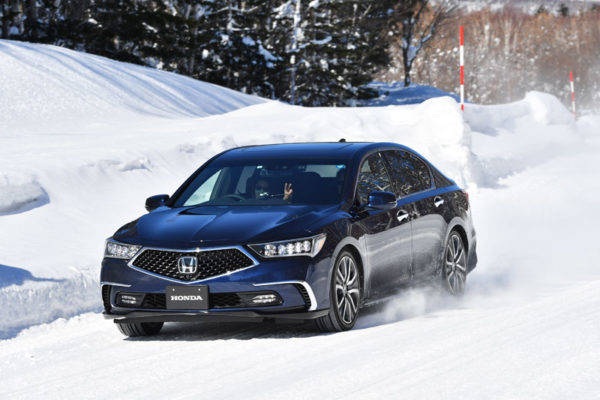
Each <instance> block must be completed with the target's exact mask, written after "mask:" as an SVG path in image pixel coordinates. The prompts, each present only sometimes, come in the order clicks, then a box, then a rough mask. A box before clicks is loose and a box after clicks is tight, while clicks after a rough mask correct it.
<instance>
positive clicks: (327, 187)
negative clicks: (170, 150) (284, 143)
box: [174, 160, 347, 207]
mask: <svg viewBox="0 0 600 400" xmlns="http://www.w3.org/2000/svg"><path fill="white" fill-rule="evenodd" d="M346 169H347V168H346V164H345V163H343V162H334V161H326V162H309V163H307V162H306V161H303V160H267V161H264V162H257V161H242V162H240V161H231V162H229V163H218V164H217V165H214V166H211V165H209V166H207V167H206V168H204V169H203V170H202V172H200V173H199V174H198V176H196V178H195V179H194V180H193V182H192V183H191V184H190V185H189V186H188V187H187V188H186V189H185V190H184V191H183V193H182V194H181V195H180V196H179V197H178V198H177V199H176V200H175V203H174V206H175V207H181V206H196V205H270V204H273V205H278V204H280V205H282V204H336V203H340V201H341V198H342V189H343V186H344V181H345V177H346Z"/></svg>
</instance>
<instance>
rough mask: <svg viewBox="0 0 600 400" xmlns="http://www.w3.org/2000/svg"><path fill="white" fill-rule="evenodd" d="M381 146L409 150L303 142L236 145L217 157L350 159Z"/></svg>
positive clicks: (222, 158) (380, 144) (389, 144)
mask: <svg viewBox="0 0 600 400" xmlns="http://www.w3.org/2000/svg"><path fill="white" fill-rule="evenodd" d="M381 148H399V149H405V150H410V149H408V148H407V147H405V146H401V145H399V144H396V143H385V142H381V143H374V142H304V143H282V144H266V145H256V146H244V147H237V148H234V149H231V150H228V151H226V152H224V153H223V154H222V155H221V156H219V157H218V158H219V160H220V161H227V160H245V159H249V160H250V159H252V160H255V159H257V158H258V159H279V158H290V157H292V158H293V157H302V158H303V159H307V160H310V159H314V160H317V159H318V160H350V159H352V158H354V157H355V156H359V157H362V155H363V154H366V153H368V152H370V151H372V150H376V149H381ZM411 151H412V150H411Z"/></svg>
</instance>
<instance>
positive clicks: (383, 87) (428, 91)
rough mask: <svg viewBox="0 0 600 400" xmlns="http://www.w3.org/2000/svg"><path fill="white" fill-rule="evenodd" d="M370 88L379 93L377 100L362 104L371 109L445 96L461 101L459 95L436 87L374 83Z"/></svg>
mask: <svg viewBox="0 0 600 400" xmlns="http://www.w3.org/2000/svg"><path fill="white" fill-rule="evenodd" d="M369 87H370V88H372V89H375V90H376V91H377V92H378V93H379V95H378V96H377V97H376V98H374V99H370V100H366V101H364V102H362V104H363V105H365V106H369V107H382V106H402V105H407V104H418V103H422V102H424V101H425V100H429V99H433V98H436V97H445V96H448V97H452V98H453V99H455V100H456V101H458V100H459V98H458V96H457V95H455V94H452V93H448V92H444V91H443V90H441V89H438V88H435V87H431V86H424V85H411V86H409V87H405V86H404V82H393V83H387V82H373V83H371V84H370V85H369Z"/></svg>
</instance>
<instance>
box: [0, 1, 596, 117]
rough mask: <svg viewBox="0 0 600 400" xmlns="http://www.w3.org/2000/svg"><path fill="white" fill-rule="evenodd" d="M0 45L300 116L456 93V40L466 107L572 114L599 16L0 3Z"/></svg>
mask: <svg viewBox="0 0 600 400" xmlns="http://www.w3.org/2000/svg"><path fill="white" fill-rule="evenodd" d="M0 24H1V26H0V35H1V37H2V38H7V39H14V40H25V41H31V42H41V43H51V44H55V45H59V46H64V47H68V48H72V49H76V50H81V51H86V52H89V53H93V54H99V55H103V56H106V57H109V58H112V59H116V60H121V61H128V62H133V63H137V64H142V65H146V66H150V67H154V68H160V69H164V70H168V71H173V72H177V73H180V74H184V75H188V76H191V77H193V78H196V79H200V80H204V81H208V82H212V83H216V84H219V85H223V86H226V87H230V88H233V89H236V90H240V91H242V92H245V93H252V94H257V95H260V96H263V97H267V98H273V99H280V100H283V101H287V102H290V103H293V104H301V105H306V106H341V105H353V104H357V102H356V100H361V99H366V98H369V97H372V96H374V95H376V93H375V92H374V91H373V90H372V89H370V88H369V87H367V84H368V83H369V82H371V81H374V80H377V81H388V82H392V81H404V82H405V83H407V84H410V83H412V82H414V83H417V84H422V85H429V86H435V87H438V88H440V89H443V90H446V91H448V92H452V93H457V92H458V27H459V25H463V26H464V29H465V64H466V66H465V78H466V82H465V86H466V98H467V100H468V101H472V102H476V103H482V104H489V103H502V102H508V101H514V100H518V99H520V98H522V97H523V95H524V94H525V93H526V92H527V91H530V90H538V91H544V92H548V93H552V94H554V95H556V96H557V97H559V98H560V99H561V100H563V101H564V103H565V104H566V105H568V104H569V102H570V94H569V80H568V79H569V71H570V70H572V71H573V72H574V75H575V86H576V97H577V101H578V105H579V106H580V107H582V108H587V109H592V108H597V106H596V105H597V104H598V100H600V68H598V64H599V61H600V56H599V54H598V49H600V9H598V7H595V6H588V7H585V8H581V9H575V8H573V6H571V5H570V6H569V7H567V6H565V5H562V4H559V3H546V5H541V6H540V7H538V8H537V10H536V11H534V12H528V11H526V10H525V9H523V8H522V7H513V6H511V3H510V2H507V3H505V4H504V5H503V6H502V7H493V10H492V7H491V6H486V7H482V8H477V9H466V8H461V7H459V6H457V3H456V2H454V3H453V2H449V1H434V2H429V1H427V0H407V1H397V0H396V1H392V0H379V1H364V0H197V1H193V0H72V1H63V2H61V1H57V0H2V1H1V2H0Z"/></svg>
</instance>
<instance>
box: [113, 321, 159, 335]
mask: <svg viewBox="0 0 600 400" xmlns="http://www.w3.org/2000/svg"><path fill="white" fill-rule="evenodd" d="M163 324H164V323H163V322H133V323H124V324H119V323H117V328H119V331H121V333H122V334H123V335H125V336H128V337H138V336H152V335H156V334H158V332H160V330H161V329H162V327H163Z"/></svg>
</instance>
